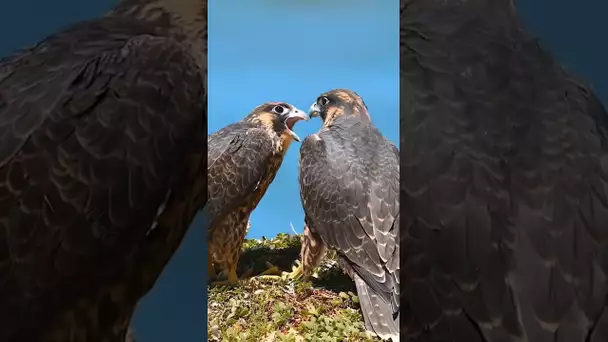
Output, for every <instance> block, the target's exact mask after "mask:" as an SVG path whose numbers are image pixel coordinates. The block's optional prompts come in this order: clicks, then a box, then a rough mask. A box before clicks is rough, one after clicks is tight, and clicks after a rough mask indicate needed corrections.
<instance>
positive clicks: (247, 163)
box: [207, 122, 277, 217]
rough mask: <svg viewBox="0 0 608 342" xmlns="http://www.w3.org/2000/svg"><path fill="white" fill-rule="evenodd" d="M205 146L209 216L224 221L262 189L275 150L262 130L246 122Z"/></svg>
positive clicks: (231, 126)
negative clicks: (226, 215)
mask: <svg viewBox="0 0 608 342" xmlns="http://www.w3.org/2000/svg"><path fill="white" fill-rule="evenodd" d="M207 144H208V154H207V156H208V157H207V164H208V168H209V171H208V183H209V188H208V189H209V207H210V213H211V216H212V217H223V216H224V215H225V214H227V213H230V212H232V211H233V210H235V209H237V208H238V207H239V206H241V205H244V204H245V201H246V199H247V198H248V196H247V195H249V194H251V193H253V192H254V190H255V189H256V188H258V187H259V186H261V184H260V182H261V181H262V179H263V178H264V177H265V176H267V174H268V168H269V166H270V159H271V158H272V156H273V155H274V153H275V152H276V147H277V146H275V143H274V142H273V140H272V138H271V137H270V135H269V133H268V132H267V130H266V129H265V128H260V127H256V126H254V125H252V124H249V123H247V122H238V123H235V124H232V125H229V126H227V127H225V128H223V129H221V130H219V131H218V132H216V133H214V134H212V135H211V136H209V140H208V143H207Z"/></svg>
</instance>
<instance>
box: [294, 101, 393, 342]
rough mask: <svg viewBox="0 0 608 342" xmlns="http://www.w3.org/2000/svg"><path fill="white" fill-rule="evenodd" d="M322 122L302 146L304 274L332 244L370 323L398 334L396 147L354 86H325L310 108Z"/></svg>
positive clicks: (377, 329) (296, 273)
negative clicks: (335, 87)
mask: <svg viewBox="0 0 608 342" xmlns="http://www.w3.org/2000/svg"><path fill="white" fill-rule="evenodd" d="M309 114H310V117H316V116H320V117H321V119H322V120H323V127H322V128H321V130H320V131H319V132H318V133H317V134H313V135H311V136H309V137H308V138H306V139H305V140H304V142H303V143H302V147H301V149H300V192H301V199H302V203H303V206H304V212H305V227H304V240H303V243H302V250H301V257H302V264H301V266H300V267H299V268H298V269H296V270H295V271H294V273H292V274H291V275H290V276H291V277H299V276H300V275H301V274H302V273H303V274H304V276H305V277H307V276H309V275H310V273H311V272H312V269H313V268H314V267H316V266H317V265H318V264H319V262H320V261H321V258H322V257H323V256H324V254H325V251H326V247H329V248H331V249H334V250H335V251H336V252H337V254H338V257H339V262H340V265H341V266H342V268H343V269H344V271H345V272H346V273H347V274H348V275H349V276H350V277H351V278H352V279H353V280H354V282H355V285H356V287H357V294H358V296H359V299H360V303H361V310H362V312H363V318H364V320H365V326H366V328H367V329H368V330H370V331H373V332H375V333H376V334H378V335H379V336H380V337H382V338H385V339H387V338H392V340H393V341H398V340H399V323H398V320H399V314H398V313H399V192H398V189H399V151H398V150H397V148H396V147H395V145H393V144H392V143H391V142H389V141H388V140H387V139H386V138H385V137H384V136H383V135H382V133H380V131H379V130H378V129H377V128H376V127H375V125H374V124H373V123H372V121H371V118H370V115H369V112H368V109H367V106H366V105H365V103H364V102H363V100H362V98H361V97H360V96H359V95H358V94H356V93H355V92H353V91H350V90H346V89H335V90H331V91H329V92H327V93H324V94H322V95H321V96H319V97H318V98H317V101H316V102H315V103H314V104H313V105H312V106H311V108H310V113H309Z"/></svg>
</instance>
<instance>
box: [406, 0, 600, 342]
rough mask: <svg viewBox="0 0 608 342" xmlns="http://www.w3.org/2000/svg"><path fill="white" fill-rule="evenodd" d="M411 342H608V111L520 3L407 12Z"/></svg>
mask: <svg viewBox="0 0 608 342" xmlns="http://www.w3.org/2000/svg"><path fill="white" fill-rule="evenodd" d="M400 53H401V61H400V75H401V94H402V95H401V96H402V98H401V139H402V140H401V146H402V149H401V154H402V155H401V156H402V158H401V160H402V162H403V164H402V166H401V172H402V177H401V183H400V185H401V191H402V199H403V206H402V210H403V218H404V231H403V234H402V235H401V239H402V242H401V244H403V245H404V246H403V253H404V255H403V257H402V262H403V266H404V270H405V274H404V275H403V282H404V287H403V289H402V292H401V294H402V296H403V298H402V304H403V306H404V308H403V310H404V314H405V316H404V328H403V329H402V334H403V335H404V336H405V339H406V340H408V341H412V342H415V341H421V342H422V341H467V342H499V341H500V342H503V341H518V342H549V341H551V342H553V341H568V342H583V341H584V342H600V341H608V310H606V308H607V305H606V298H608V279H607V277H606V276H607V274H608V263H607V262H606V261H607V260H608V259H607V256H608V225H607V222H608V191H607V190H608V187H607V186H606V184H608V183H607V182H608V113H607V112H606V109H605V108H604V106H603V105H602V104H601V103H600V101H599V100H598V98H597V97H596V95H595V94H594V92H593V91H592V90H591V89H590V87H589V86H587V85H585V84H584V83H583V82H581V81H579V80H577V79H576V78H575V77H574V76H572V75H571V74H570V73H569V72H568V71H566V70H565V69H564V68H563V67H562V66H560V65H559V63H558V62H557V61H556V60H555V59H554V58H553V56H552V55H551V54H550V53H549V52H548V51H547V50H545V49H544V48H543V47H542V46H540V45H539V43H538V41H537V40H536V39H534V38H533V37H531V36H530V35H528V34H527V33H526V32H525V30H524V29H523V28H522V26H521V24H520V21H519V19H518V18H517V13H516V11H515V7H514V6H513V3H512V1H509V0H477V1H437V0H432V1H428V0H409V1H403V0H402V1H401V52H400Z"/></svg>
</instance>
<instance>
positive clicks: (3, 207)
mask: <svg viewBox="0 0 608 342" xmlns="http://www.w3.org/2000/svg"><path fill="white" fill-rule="evenodd" d="M206 30H207V2H206V1H204V0H155V1H152V0H151V1H131V0H126V1H123V2H121V4H120V5H118V7H117V8H116V9H115V10H114V11H113V12H112V13H111V14H109V15H107V16H105V17H103V18H101V19H96V20H92V21H88V22H83V23H80V24H77V25H75V26H72V27H71V28H68V29H66V30H64V31H62V32H60V33H58V34H56V35H53V36H51V37H49V38H47V39H45V40H44V41H42V42H41V43H39V44H38V45H36V46H35V47H33V48H31V49H28V50H25V51H23V52H20V53H18V54H16V55H13V56H11V57H8V58H6V59H3V60H2V61H0V303H2V304H1V305H0V322H2V324H0V341H7V342H13V341H14V342H23V341H61V342H69V341H74V342H76V341H77V342H86V341H96V342H97V341H123V340H124V339H125V337H126V333H127V329H128V325H129V321H130V318H131V315H132V313H133V310H134V308H135V306H136V304H137V302H138V301H139V299H140V298H141V297H142V296H144V295H145V294H146V293H147V292H148V291H149V290H150V289H151V288H152V286H153V285H154V283H155V281H156V279H157V277H158V276H159V275H160V273H161V271H162V270H163V268H164V266H165V264H166V263H167V262H168V261H169V259H170V258H171V256H172V255H173V252H174V251H175V250H176V249H177V247H178V245H179V244H180V242H181V239H182V237H183V236H184V233H185V232H186V229H187V227H188V226H189V224H190V222H191V220H192V218H193V216H194V215H195V213H196V212H197V211H198V210H199V209H200V208H201V207H202V206H203V205H204V204H205V202H206V198H207V194H206V190H207V184H206V173H205V170H206V159H205V154H206V141H205V132H206V120H207V118H206V89H205V82H206V73H207V71H206V64H205V61H204V58H202V57H204V56H205V51H202V45H201V43H200V42H201V40H202V39H204V42H203V44H204V45H206V37H207V35H206V33H205V32H206ZM191 42H193V43H192V44H191Z"/></svg>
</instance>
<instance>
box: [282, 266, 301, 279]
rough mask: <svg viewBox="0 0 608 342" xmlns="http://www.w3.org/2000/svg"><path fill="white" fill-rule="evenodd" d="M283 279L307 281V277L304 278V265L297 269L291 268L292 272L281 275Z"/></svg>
mask: <svg viewBox="0 0 608 342" xmlns="http://www.w3.org/2000/svg"><path fill="white" fill-rule="evenodd" d="M281 278H283V279H293V280H300V279H306V277H304V272H303V268H302V265H301V264H300V265H298V266H297V267H296V266H294V267H292V268H291V272H283V273H282V274H281Z"/></svg>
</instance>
